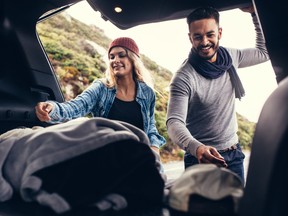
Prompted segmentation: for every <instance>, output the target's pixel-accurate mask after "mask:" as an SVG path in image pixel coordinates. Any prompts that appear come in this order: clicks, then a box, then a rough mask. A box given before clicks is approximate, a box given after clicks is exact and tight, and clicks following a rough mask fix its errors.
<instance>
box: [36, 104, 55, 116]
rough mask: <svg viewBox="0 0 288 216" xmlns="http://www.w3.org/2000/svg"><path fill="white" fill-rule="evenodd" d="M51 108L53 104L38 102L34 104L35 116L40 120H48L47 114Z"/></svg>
mask: <svg viewBox="0 0 288 216" xmlns="http://www.w3.org/2000/svg"><path fill="white" fill-rule="evenodd" d="M52 109H53V105H52V104H50V103H46V102H40V103H38V104H37V105H36V107H35V111H36V116H37V117H38V119H39V120H40V121H50V120H51V118H50V116H49V113H50V112H51V110H52Z"/></svg>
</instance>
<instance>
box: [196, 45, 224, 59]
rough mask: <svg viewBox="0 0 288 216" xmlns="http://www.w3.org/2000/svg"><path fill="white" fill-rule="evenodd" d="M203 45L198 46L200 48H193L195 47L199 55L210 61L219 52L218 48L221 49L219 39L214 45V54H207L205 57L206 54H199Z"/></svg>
mask: <svg viewBox="0 0 288 216" xmlns="http://www.w3.org/2000/svg"><path fill="white" fill-rule="evenodd" d="M202 47H203V46H200V47H198V48H193V49H194V51H195V52H196V53H197V55H198V56H199V57H200V58H202V59H204V60H207V61H209V60H210V59H212V58H213V57H214V56H215V54H216V53H217V51H218V49H219V41H218V42H217V44H216V45H214V46H213V48H214V50H215V52H214V53H213V54H212V55H210V56H206V57H205V56H202V55H200V54H199V53H200V52H201V51H200V49H201V48H202Z"/></svg>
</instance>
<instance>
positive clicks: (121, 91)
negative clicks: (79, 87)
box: [35, 37, 166, 153]
mask: <svg viewBox="0 0 288 216" xmlns="http://www.w3.org/2000/svg"><path fill="white" fill-rule="evenodd" d="M108 58H109V68H108V69H107V71H106V78H105V79H101V80H95V81H94V82H93V83H92V84H91V85H90V86H89V87H88V88H87V89H86V90H85V91H83V92H82V93H81V94H80V95H78V96H77V97H76V98H75V99H73V100H71V101H68V102H63V103H59V102H55V101H46V102H40V103H38V104H37V106H36V107H35V109H36V115H37V117H38V118H39V120H40V121H46V122H49V123H59V122H66V121H68V120H71V119H75V118H78V117H83V116H86V115H87V114H89V113H92V114H93V116H94V117H104V118H108V119H114V120H121V121H125V122H128V123H130V124H132V125H134V126H136V127H138V128H140V129H142V130H143V131H144V132H145V133H146V134H147V136H148V137H149V140H150V143H151V148H152V149H153V150H155V151H156V152H157V153H159V148H160V147H161V146H162V145H164V144H165V142H166V141H165V139H164V137H163V136H161V135H160V134H159V133H158V130H157V128H156V126H155V117H154V108H155V93H154V91H153V89H152V88H151V87H149V86H148V85H147V84H146V83H145V82H144V76H145V75H146V74H145V68H144V66H143V63H142V61H141V59H140V56H139V48H138V46H137V44H136V43H135V41H134V40H133V39H131V38H128V37H120V38H117V39H115V40H114V41H112V43H111V44H110V46H109V49H108Z"/></svg>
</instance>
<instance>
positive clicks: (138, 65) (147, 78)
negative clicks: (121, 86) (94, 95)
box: [104, 48, 153, 88]
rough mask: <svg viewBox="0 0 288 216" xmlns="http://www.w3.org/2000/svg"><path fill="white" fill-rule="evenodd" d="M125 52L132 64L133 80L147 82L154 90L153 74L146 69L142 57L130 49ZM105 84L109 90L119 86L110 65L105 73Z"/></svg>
mask: <svg viewBox="0 0 288 216" xmlns="http://www.w3.org/2000/svg"><path fill="white" fill-rule="evenodd" d="M124 49H125V48H124ZM125 50H126V52H127V55H128V58H129V59H130V60H131V62H132V66H133V69H132V70H133V72H132V73H133V78H134V79H135V80H137V81H142V82H145V83H146V84H147V85H149V86H150V87H151V88H153V80H152V77H151V74H150V72H149V71H148V70H147V69H146V68H145V66H144V64H143V62H142V60H141V59H140V57H138V56H137V55H136V54H135V53H133V52H131V51H130V50H128V49H125ZM104 83H105V85H106V86H107V87H109V88H112V87H115V86H116V85H117V82H116V78H115V76H114V73H113V69H112V67H111V65H110V64H109V67H108V68H107V70H106V73H105V80H104Z"/></svg>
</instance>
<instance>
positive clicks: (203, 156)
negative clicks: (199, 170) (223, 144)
mask: <svg viewBox="0 0 288 216" xmlns="http://www.w3.org/2000/svg"><path fill="white" fill-rule="evenodd" d="M196 156H197V159H198V161H199V163H213V164H215V165H217V166H219V167H227V163H226V162H225V160H224V158H223V157H222V156H221V155H220V154H219V152H218V151H217V149H215V148H214V147H212V146H205V145H202V146H199V147H198V148H197V151H196Z"/></svg>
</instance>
